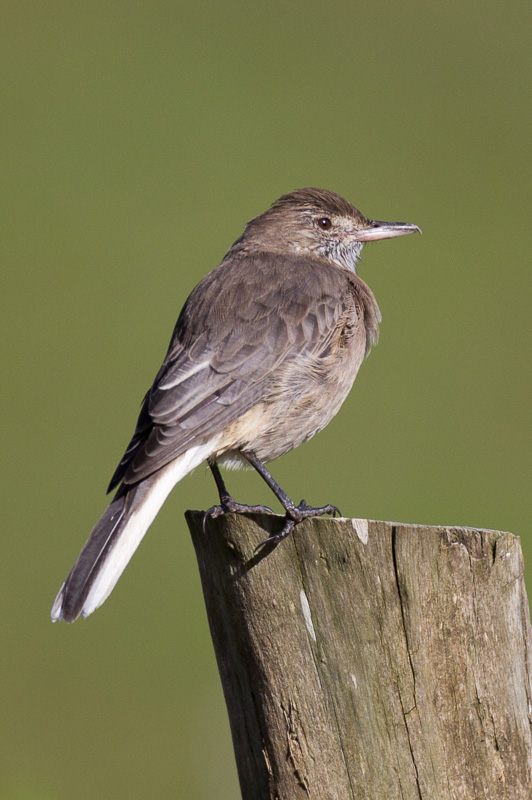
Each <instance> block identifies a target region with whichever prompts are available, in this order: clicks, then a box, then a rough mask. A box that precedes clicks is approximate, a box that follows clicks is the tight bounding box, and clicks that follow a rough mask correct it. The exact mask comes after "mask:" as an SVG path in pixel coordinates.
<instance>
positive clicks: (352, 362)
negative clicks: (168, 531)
mask: <svg viewBox="0 0 532 800" xmlns="http://www.w3.org/2000/svg"><path fill="white" fill-rule="evenodd" d="M413 232H418V233H421V230H420V228H419V227H418V226H417V225H413V224H411V223H403V222H379V221H375V220H371V219H368V218H367V217H365V216H364V215H363V214H362V213H361V212H360V211H359V210H358V209H357V208H355V207H354V206H353V205H351V204H350V203H349V202H348V201H347V200H344V199H343V198H342V197H341V196H340V195H338V194H336V193H335V192H332V191H328V190H324V189H317V188H303V189H299V190H297V191H293V192H290V193H288V194H284V195H283V196H282V197H280V198H279V199H278V200H276V201H275V202H274V203H273V204H272V205H271V206H270V207H269V208H268V209H267V210H266V211H265V212H263V213H262V214H260V215H258V216H256V217H255V218H253V219H252V220H251V221H250V222H248V223H247V225H246V227H245V229H244V232H243V234H242V235H241V236H240V237H239V238H238V239H237V240H236V242H235V243H234V244H233V245H232V246H231V247H230V248H229V250H228V252H227V254H226V255H225V257H224V258H223V260H222V261H221V263H220V264H219V265H218V266H217V267H216V268H215V269H213V270H212V271H211V272H209V273H208V274H207V275H206V276H205V277H204V278H203V279H202V280H201V281H200V282H199V283H198V285H197V286H196V287H195V288H194V289H193V290H192V292H191V294H190V295H189V297H188V299H187V300H186V302H185V304H184V306H183V308H182V310H181V313H180V314H179V317H178V320H177V323H176V325H175V328H174V331H173V334H172V337H171V340H170V344H169V347H168V351H167V353H166V357H165V358H164V361H163V363H162V366H161V368H160V369H159V371H158V373H157V374H156V376H155V380H154V382H153V384H152V386H151V388H150V389H149V390H148V392H147V393H146V395H145V397H144V400H143V402H142V406H141V410H140V413H139V417H138V421H137V424H136V428H135V431H134V434H133V437H132V439H131V441H130V443H129V445H128V447H127V449H126V451H125V453H124V456H123V457H122V459H121V461H120V463H119V464H118V467H117V468H116V470H115V472H114V474H113V477H112V479H111V482H110V484H109V488H108V492H111V491H113V490H115V489H116V494H115V495H114V498H113V500H112V501H111V503H110V505H109V506H108V507H107V509H106V510H105V512H104V514H103V516H102V517H101V519H100V520H99V521H98V522H97V524H96V525H95V527H94V528H93V530H92V532H91V534H90V536H89V538H88V540H87V542H86V544H85V546H84V547H83V549H82V550H81V553H80V554H79V557H78V559H77V561H76V563H75V564H74V566H73V568H72V570H71V572H70V573H69V575H68V577H67V578H66V580H65V581H64V583H63V585H62V586H61V588H60V590H59V592H58V594H57V596H56V598H55V601H54V604H53V607H52V612H51V617H52V620H53V621H54V622H55V621H56V620H65V621H66V622H73V621H74V620H76V619H77V618H78V617H79V616H82V617H87V616H88V615H89V614H92V612H93V611H95V610H96V609H97V608H98V607H99V606H100V605H101V604H102V603H103V602H104V601H105V600H106V599H107V597H108V596H109V594H110V593H111V591H112V590H113V588H114V587H115V585H116V583H117V581H118V579H119V577H120V576H121V574H122V572H123V571H124V569H125V568H126V566H127V564H128V563H129V561H130V559H131V557H132V556H133V554H134V552H135V550H136V549H137V547H138V545H139V544H140V542H141V540H142V538H143V537H144V535H145V533H146V531H147V530H148V528H149V526H150V525H151V523H152V522H153V520H154V519H155V517H156V515H157V513H158V512H159V510H160V508H161V506H162V505H163V503H164V501H165V500H166V498H167V496H168V494H169V493H170V491H171V490H172V489H173V487H174V486H175V484H176V483H178V482H179V481H180V480H181V479H182V478H184V477H185V475H187V474H188V473H189V472H191V471H192V470H193V469H195V468H196V467H197V466H199V465H200V464H201V463H202V462H207V464H208V466H209V467H210V469H211V471H212V474H213V476H214V479H215V482H216V486H217V489H218V494H219V498H220V502H219V504H218V505H215V506H212V507H211V508H210V509H209V510H208V511H207V512H206V513H205V517H204V519H205V520H208V519H209V518H214V517H217V516H219V515H221V514H225V513H227V512H234V513H248V512H250V511H268V512H269V511H271V509H270V508H269V507H267V506H250V505H246V504H243V503H238V502H236V501H235V500H234V498H233V497H232V495H231V494H230V493H229V491H228V490H227V488H226V485H225V482H224V479H223V477H222V474H221V472H220V466H222V467H224V468H237V467H242V466H244V467H247V468H254V469H255V470H256V471H257V472H258V473H259V475H260V476H261V477H262V478H263V479H264V481H265V482H266V483H267V485H268V486H269V487H270V489H272V491H273V493H274V494H275V495H276V497H277V498H278V499H279V501H280V502H281V504H282V506H283V507H284V510H285V518H284V524H283V527H282V529H281V530H280V532H279V533H278V534H275V535H273V536H271V537H269V538H268V539H267V540H265V541H266V542H273V543H274V544H278V543H279V542H280V541H281V540H282V539H284V538H286V536H288V535H289V534H290V533H291V532H292V531H293V529H294V527H295V526H296V525H297V524H298V523H299V522H300V521H301V520H303V519H305V518H307V517H313V516H319V515H322V514H335V513H338V509H337V508H336V506H334V505H327V506H321V507H313V506H309V505H307V503H306V502H305V501H301V503H299V504H298V505H296V504H295V502H293V501H292V500H291V499H290V497H289V496H288V495H287V494H286V493H285V492H284V491H283V489H281V487H280V486H279V484H278V483H277V482H276V481H275V479H274V478H273V476H272V474H271V473H270V472H269V470H268V469H267V467H266V466H265V465H266V463H268V462H270V461H273V460H275V459H277V458H279V457H280V456H282V455H284V454H286V453H288V452H289V451H290V450H293V449H294V448H295V447H298V446H299V445H300V444H302V443H303V442H306V441H307V440H308V439H310V438H311V437H312V436H314V434H316V433H317V432H318V431H321V430H322V429H323V428H324V427H325V426H326V425H327V424H328V423H329V421H330V420H331V419H332V418H333V417H334V415H335V414H336V413H337V412H338V410H339V409H340V406H341V405H342V403H343V402H344V400H345V398H346V397H347V395H348V393H349V391H350V389H351V387H352V385H353V382H354V380H355V378H356V376H357V373H358V370H359V367H360V365H361V364H362V361H363V360H364V358H365V357H366V356H367V355H368V353H369V351H370V349H371V347H372V345H373V344H375V343H376V342H377V339H378V327H379V322H380V321H381V315H380V311H379V307H378V305H377V302H376V300H375V297H374V295H373V293H372V291H371V289H370V288H369V286H368V285H367V284H366V283H365V282H364V281H363V280H362V278H360V277H359V276H358V274H357V262H358V261H359V259H360V255H361V251H362V247H363V245H364V244H365V243H367V242H372V241H377V240H379V239H388V238H395V237H398V236H405V235H407V234H410V233H413Z"/></svg>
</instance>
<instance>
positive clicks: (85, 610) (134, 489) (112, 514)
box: [51, 442, 213, 622]
mask: <svg viewBox="0 0 532 800" xmlns="http://www.w3.org/2000/svg"><path fill="white" fill-rule="evenodd" d="M212 450H213V442H206V443H204V444H202V445H197V446H195V447H191V448H190V449H189V450H187V451H186V452H185V453H183V454H182V455H180V456H178V458H176V459H174V460H173V461H172V462H171V463H170V464H167V466H165V467H163V468H162V469H160V470H159V471H158V472H156V473H155V474H153V475H150V476H149V477H148V478H145V479H144V480H143V481H141V482H140V483H138V484H136V485H134V486H131V487H128V486H127V485H126V486H122V487H121V488H120V489H119V490H118V492H117V494H116V495H115V498H114V500H113V501H112V502H111V504H110V505H109V506H108V508H107V509H106V510H105V512H104V514H103V516H102V518H101V519H100V521H99V522H97V523H96V525H95V526H94V528H93V530H92V532H91V535H90V536H89V538H88V540H87V542H86V544H85V546H84V548H83V550H82V551H81V553H80V554H79V556H78V560H77V561H76V563H75V564H74V566H73V567H72V570H71V571H70V574H69V576H68V578H67V579H66V581H65V582H64V583H63V585H62V586H61V589H60V590H59V592H58V594H57V597H56V598H55V601H54V604H53V607H52V613H51V616H52V621H53V622H56V620H58V619H63V620H65V621H66V622H74V620H76V619H77V618H78V617H79V616H80V615H81V616H83V617H88V615H89V614H92V612H93V611H95V610H96V609H97V608H98V607H99V606H101V604H102V603H103V602H104V600H106V599H107V598H108V597H109V595H110V594H111V592H112V591H113V589H114V587H115V585H116V583H117V581H118V579H119V577H120V575H121V574H122V572H123V571H124V569H125V568H126V566H127V565H128V563H129V561H130V559H131V557H132V555H133V553H134V552H135V550H136V549H137V547H138V546H139V544H140V542H141V541H142V538H143V536H144V534H145V533H146V531H147V530H148V528H149V526H150V525H151V523H152V522H153V520H154V519H155V517H156V515H157V513H158V512H159V509H160V508H161V506H162V504H163V503H164V501H165V500H166V498H167V497H168V495H169V493H170V491H171V490H172V488H173V487H174V486H175V484H176V483H177V482H178V481H180V480H181V478H184V476H185V475H187V474H188V473H189V472H191V471H192V470H193V469H195V467H197V466H198V465H199V464H201V462H202V461H204V460H205V458H208V456H209V455H210V454H211V453H212Z"/></svg>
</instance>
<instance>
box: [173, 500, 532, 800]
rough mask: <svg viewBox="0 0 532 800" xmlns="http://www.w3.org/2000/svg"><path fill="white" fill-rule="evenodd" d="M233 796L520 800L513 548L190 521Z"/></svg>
mask: <svg viewBox="0 0 532 800" xmlns="http://www.w3.org/2000/svg"><path fill="white" fill-rule="evenodd" d="M187 521H188V524H189V527H190V530H191V533H192V538H193V541H194V546H195V548H196V554H197V559H198V563H199V569H200V575H201V580H202V584H203V592H204V596H205V602H206V606H207V613H208V618H209V624H210V629H211V634H212V638H213V642H214V647H215V650H216V657H217V660H218V666H219V670H220V676H221V679H222V684H223V689H224V693H225V699H226V703H227V708H228V712H229V719H230V724H231V731H232V736H233V743H234V748H235V754H236V761H237V767H238V773H239V778H240V785H241V790H242V797H243V800H274V799H275V800H308V799H309V798H310V799H311V800H350V799H351V798H352V799H353V800H354V799H355V798H356V800H396V799H397V800H420V798H421V799H422V800H462V799H463V800H476V798H478V799H479V800H480V799H481V798H482V800H521V798H522V800H530V798H532V729H531V719H532V716H531V715H532V685H531V666H530V665H531V658H532V649H531V644H532V639H531V629H530V617H529V609H528V602H527V598H526V592H525V586H524V581H523V559H522V553H521V547H520V543H519V539H518V538H517V537H515V536H513V535H512V534H509V533H501V532H499V531H487V530H476V529H471V528H440V527H426V526H421V525H404V524H396V523H389V522H374V521H368V520H357V519H353V520H349V519H339V520H338V519H326V518H319V519H313V520H306V521H305V522H303V523H301V524H300V525H298V526H297V528H296V530H295V532H294V533H293V534H292V535H291V536H290V537H289V538H288V539H287V540H286V541H284V542H282V543H281V544H280V545H278V546H277V547H269V546H267V547H266V548H264V549H263V550H260V551H259V552H258V553H255V552H254V551H255V548H256V546H257V545H258V544H259V543H260V542H262V541H263V540H264V539H265V538H266V537H267V536H268V535H270V534H271V533H273V532H276V531H278V530H280V526H281V524H282V522H281V518H280V517H275V516H270V515H260V514H258V515H249V516H237V515H234V514H228V515H226V516H224V517H221V518H219V519H215V520H212V519H210V520H207V523H206V529H205V531H204V530H203V515H202V513H201V512H187Z"/></svg>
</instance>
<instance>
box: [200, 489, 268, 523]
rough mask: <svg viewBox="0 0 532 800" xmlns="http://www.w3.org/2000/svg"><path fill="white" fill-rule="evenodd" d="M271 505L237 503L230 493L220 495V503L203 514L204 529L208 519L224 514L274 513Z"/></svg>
mask: <svg viewBox="0 0 532 800" xmlns="http://www.w3.org/2000/svg"><path fill="white" fill-rule="evenodd" d="M273 513H274V511H273V509H271V508H270V507H269V506H248V505H247V504H246V503H237V502H236V500H235V499H234V498H233V497H231V495H230V494H228V495H224V496H223V497H220V505H217V506H211V507H210V508H208V509H207V511H206V512H205V513H204V515H203V530H204V531H205V525H206V522H207V520H208V519H216V517H221V516H223V514H273Z"/></svg>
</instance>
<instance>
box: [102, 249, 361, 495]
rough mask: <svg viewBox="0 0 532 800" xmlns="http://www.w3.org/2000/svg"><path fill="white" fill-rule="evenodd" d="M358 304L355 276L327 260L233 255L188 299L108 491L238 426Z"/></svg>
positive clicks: (323, 348) (321, 349)
mask: <svg viewBox="0 0 532 800" xmlns="http://www.w3.org/2000/svg"><path fill="white" fill-rule="evenodd" d="M354 277H355V278H356V276H354ZM350 302H351V303H352V277H350V276H349V273H347V271H346V270H344V269H341V268H338V267H335V266H334V265H331V264H330V263H329V262H327V261H323V260H317V259H312V258H296V257H293V258H287V257H286V256H282V255H281V254H276V253H258V254H255V255H247V256H246V258H245V259H243V258H241V257H237V256H232V257H228V258H227V259H226V260H225V261H224V262H222V264H221V265H220V266H219V267H217V269H215V270H213V272H211V273H209V274H208V275H207V276H206V277H205V278H204V279H203V280H202V281H201V282H200V283H199V284H198V286H197V287H196V288H195V289H194V290H193V292H192V293H191V295H190V297H189V299H188V300H187V302H186V303H185V306H184V308H183V310H182V312H181V314H180V316H179V319H178V321H177V324H176V327H175V329H174V332H173V335H172V339H171V342H170V346H169V348H168V352H167V354H166V358H165V360H164V362H163V364H162V366H161V369H160V370H159V372H158V374H157V376H156V378H155V381H154V383H153V385H152V387H151V389H150V390H149V392H148V393H147V395H146V397H145V398H144V402H143V405H142V408H141V412H140V415H139V420H138V422H137V428H136V430H135V433H134V435H133V438H132V440H131V442H130V444H129V447H128V449H127V450H126V452H125V454H124V457H123V458H122V461H121V462H120V464H119V466H118V467H117V470H116V472H115V474H114V476H113V479H112V481H111V486H110V488H114V487H115V486H116V485H118V484H119V483H120V482H121V481H124V483H127V484H132V483H136V482H138V481H139V480H141V479H143V478H145V477H147V476H148V475H151V474H152V473H153V472H155V471H156V470H158V469H160V468H161V467H163V466H164V465H165V464H167V463H169V462H170V461H171V460H172V459H174V458H176V457H177V456H178V455H180V454H181V453H182V452H184V450H186V449H187V448H188V447H190V446H191V445H192V444H194V443H198V442H199V441H201V440H202V439H204V438H205V437H207V436H209V435H210V434H212V433H213V432H216V431H219V430H222V429H223V428H224V427H226V426H227V425H229V424H230V423H231V422H233V421H234V420H236V419H237V418H238V417H239V416H240V415H242V414H244V413H245V412H246V411H248V410H249V409H250V408H252V407H253V406H254V405H256V404H257V403H258V402H260V400H261V399H262V398H263V397H264V395H265V394H266V393H267V389H268V385H269V383H270V382H271V381H272V379H273V377H274V375H275V371H276V368H277V367H278V365H279V364H280V363H282V362H284V361H285V360H286V359H298V358H301V356H302V355H304V354H305V353H312V354H313V355H316V356H318V357H319V354H320V352H323V353H325V352H326V351H327V346H328V343H329V341H330V339H331V337H332V335H333V333H334V330H335V328H336V326H337V324H338V322H339V320H340V319H341V318H342V315H343V314H345V311H346V307H347V305H348V304H349V303H350Z"/></svg>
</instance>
